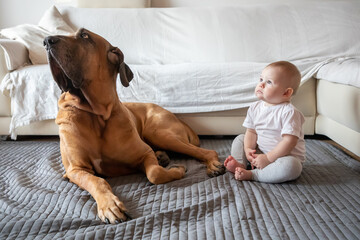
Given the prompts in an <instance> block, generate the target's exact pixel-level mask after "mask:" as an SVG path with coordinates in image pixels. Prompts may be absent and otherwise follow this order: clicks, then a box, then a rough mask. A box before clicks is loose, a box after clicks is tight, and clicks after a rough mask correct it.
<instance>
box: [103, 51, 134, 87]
mask: <svg viewBox="0 0 360 240" xmlns="http://www.w3.org/2000/svg"><path fill="white" fill-rule="evenodd" d="M108 59H109V61H110V62H112V63H113V64H116V65H118V66H119V67H118V70H119V74H120V80H121V84H122V85H123V86H124V87H128V86H129V82H130V81H131V80H132V79H133V77H134V74H133V73H132V71H131V69H130V68H129V66H128V65H127V64H126V63H125V62H124V55H123V53H122V52H121V51H120V49H119V48H117V47H115V48H113V49H111V50H110V52H109V54H108Z"/></svg>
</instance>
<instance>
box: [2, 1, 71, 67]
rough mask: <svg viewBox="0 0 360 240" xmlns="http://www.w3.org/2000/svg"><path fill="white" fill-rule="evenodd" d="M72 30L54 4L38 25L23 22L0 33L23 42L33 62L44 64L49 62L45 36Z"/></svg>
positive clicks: (63, 33)
mask: <svg viewBox="0 0 360 240" xmlns="http://www.w3.org/2000/svg"><path fill="white" fill-rule="evenodd" d="M72 32H74V31H73V29H72V28H71V27H69V26H68V25H67V24H66V22H64V21H63V19H62V16H61V14H60V13H59V11H58V10H57V9H56V7H54V6H53V7H51V8H50V9H48V10H47V11H46V12H45V14H44V16H43V17H42V18H41V20H40V22H39V24H38V25H32V24H22V25H18V26H15V27H12V28H6V29H2V30H1V31H0V34H1V35H2V36H4V37H7V38H9V39H13V40H17V41H19V42H21V43H23V44H24V45H25V46H26V48H27V49H28V51H29V59H30V61H31V62H32V64H44V63H47V56H46V51H45V48H44V46H43V41H44V38H45V37H46V36H49V35H53V34H61V35H67V34H70V33H72Z"/></svg>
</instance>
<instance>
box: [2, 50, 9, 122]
mask: <svg viewBox="0 0 360 240" xmlns="http://www.w3.org/2000/svg"><path fill="white" fill-rule="evenodd" d="M8 72H9V70H8V69H7V66H6V62H5V55H4V50H3V49H2V48H1V47H0V83H1V81H2V80H3V78H4V77H5V75H6V74H7V73H8ZM10 115H11V107H10V98H9V97H7V96H5V95H3V94H2V93H1V92H0V118H1V117H9V116H10Z"/></svg>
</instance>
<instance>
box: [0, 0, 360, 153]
mask: <svg viewBox="0 0 360 240" xmlns="http://www.w3.org/2000/svg"><path fill="white" fill-rule="evenodd" d="M49 11H50V10H49ZM49 11H48V12H47V13H46V14H47V15H46V14H45V15H46V17H47V18H48V17H49ZM51 11H52V12H51ZM51 11H50V12H51V13H52V14H53V15H51V14H50V15H51V16H50V17H54V11H56V9H55V10H54V9H51ZM59 11H60V13H61V15H60V17H61V18H62V19H60V20H63V21H64V22H65V23H66V24H67V26H66V27H65V28H61V27H60V28H61V30H64V29H65V30H66V29H69V28H68V27H70V28H71V29H73V30H76V29H77V28H79V27H85V28H87V29H89V30H91V31H93V32H95V33H97V34H99V35H102V36H103V37H105V38H106V39H108V40H109V42H110V43H112V44H113V45H114V46H117V47H119V48H120V49H122V51H123V52H124V55H125V62H126V63H127V64H128V65H129V66H130V68H131V69H132V70H133V71H134V73H135V78H134V80H133V81H132V82H131V86H130V87H129V88H122V87H121V86H118V92H119V95H120V99H122V100H123V101H147V102H155V103H157V104H159V105H162V106H163V107H165V108H167V109H169V110H170V111H173V112H174V113H176V114H177V116H178V117H179V118H181V119H183V120H184V121H185V122H187V123H188V124H189V125H190V126H191V127H192V128H193V129H194V130H195V131H196V132H197V133H198V134H200V135H236V134H239V133H241V132H243V131H244V128H243V127H242V126H241V125H242V121H243V120H244V118H245V115H246V110H247V107H248V106H249V104H250V103H251V102H253V101H255V96H254V94H253V88H254V87H255V84H256V82H257V79H258V76H259V74H260V72H261V69H262V68H263V67H264V66H266V65H267V64H268V63H270V62H273V61H277V60H288V61H291V62H293V63H294V64H296V65H297V66H298V67H299V69H300V70H301V72H302V75H303V78H302V85H301V88H300V90H299V92H298V93H297V95H296V96H295V97H294V99H293V103H294V104H295V106H297V107H298V108H299V109H300V110H301V111H302V112H303V114H304V116H305V118H306V122H305V125H304V130H305V134H307V135H313V134H323V135H326V136H328V137H329V138H331V139H333V140H334V141H335V142H337V143H339V144H340V145H343V146H344V147H345V148H347V149H349V150H350V151H352V152H353V153H355V154H357V155H360V90H359V87H360V79H359V78H360V77H359V76H360V74H359V68H360V61H359V56H360V43H359V41H358V39H360V31H359V29H358V26H359V25H360V16H358V14H356V13H358V12H359V11H360V4H359V3H356V2H353V1H349V2H347V1H343V2H336V1H331V2H316V3H300V4H295V3H294V4H282V3H279V4H255V5H249V6H234V7H215V8H203V7H198V8H147V9H111V8H108V9H102V8H100V9H96V8H73V7H62V8H59ZM89 16H91V17H89ZM55 17H56V18H59V15H56V13H55ZM52 20H54V19H52ZM58 20H59V19H55V20H54V22H56V24H58V23H59V21H58ZM44 21H45V20H44V19H42V21H40V23H39V26H40V27H41V28H42V29H46V27H48V28H47V29H46V31H47V32H50V33H51V32H52V31H53V32H54V34H55V33H57V30H59V29H58V28H56V29H55V28H53V29H52V28H51V27H52V26H49V22H48V21H47V20H46V21H45V23H44ZM46 31H45V32H46ZM10 32H11V31H10ZM15 32H16V31H15ZM0 33H1V34H2V35H3V38H4V33H5V35H6V31H5V32H0ZM42 34H44V33H42ZM5 37H6V36H5ZM8 37H9V36H8ZM12 38H14V39H15V40H11V41H10V40H5V39H1V40H0V46H2V48H0V63H1V64H0V79H4V80H3V82H2V90H3V92H4V94H5V95H7V96H5V95H1V94H0V102H1V104H0V135H8V134H9V129H10V125H12V128H11V131H12V135H13V137H15V136H16V134H17V135H57V134H58V128H57V126H56V125H55V123H54V117H55V116H56V106H55V107H54V104H56V103H54V99H56V96H57V95H58V94H60V92H59V91H60V90H59V89H55V88H54V86H55V87H56V85H55V84H54V81H53V80H52V79H51V75H49V74H50V69H49V68H48V67H47V65H46V64H43V65H41V64H30V63H29V62H32V63H34V62H36V60H32V59H31V58H30V59H29V53H30V55H31V53H33V52H32V51H33V49H31V48H32V46H31V45H30V46H29V45H27V42H26V41H25V43H24V41H23V40H24V39H22V38H21V36H20V37H19V38H16V36H15V37H12ZM14 46H17V47H14ZM14 52H16V54H14ZM39 54H40V55H41V54H43V53H39ZM33 56H34V55H33ZM39 63H42V62H41V60H40V61H39ZM40 81H43V82H42V83H40ZM24 84H25V85H24ZM26 84H28V85H26ZM118 85H120V84H118ZM29 86H32V87H33V86H42V87H41V89H40V90H39V89H35V90H34V91H35V93H34V91H33V92H32V94H33V95H31V93H28V92H27V91H28V90H26V89H27V88H28V87H29ZM43 92H45V93H46V94H48V93H49V92H50V93H51V94H49V95H46V97H43V96H44V95H43ZM9 96H11V98H10V97H9ZM32 99H36V101H35V102H32ZM27 103H29V104H28V105H26V104H27ZM43 105H45V106H46V105H51V106H50V108H51V109H50V110H51V111H50V112H46V111H48V110H47V108H45V107H43ZM19 112H20V113H21V114H22V115H21V114H20V115H19ZM14 116H15V117H14ZM19 119H20V120H19ZM12 121H13V122H12ZM16 121H18V123H16ZM15 123H16V124H15Z"/></svg>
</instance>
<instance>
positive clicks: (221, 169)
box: [206, 162, 226, 177]
mask: <svg viewBox="0 0 360 240" xmlns="http://www.w3.org/2000/svg"><path fill="white" fill-rule="evenodd" d="M206 172H207V175H208V176H209V177H217V176H220V175H223V174H224V173H225V172H226V168H225V166H224V165H223V164H221V163H220V162H213V163H212V164H210V165H209V166H208V167H207V171H206Z"/></svg>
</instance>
